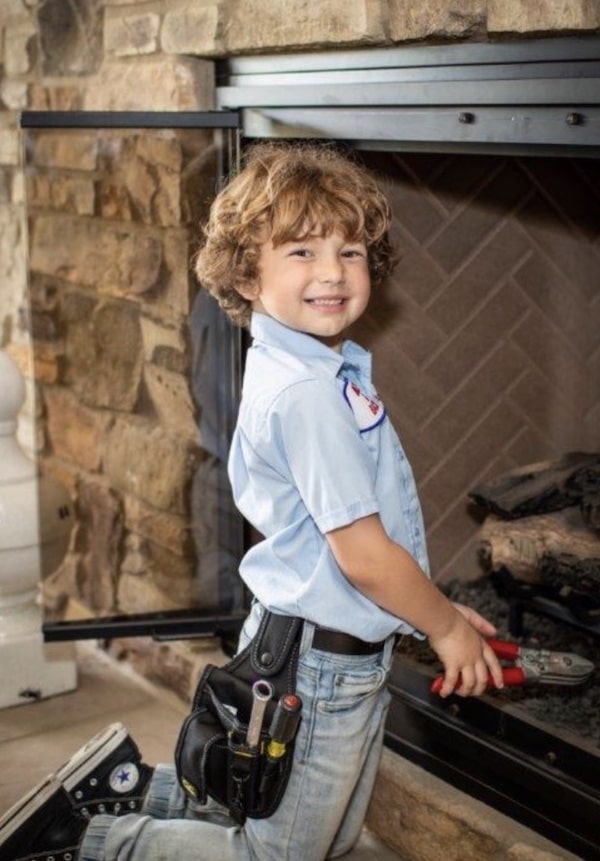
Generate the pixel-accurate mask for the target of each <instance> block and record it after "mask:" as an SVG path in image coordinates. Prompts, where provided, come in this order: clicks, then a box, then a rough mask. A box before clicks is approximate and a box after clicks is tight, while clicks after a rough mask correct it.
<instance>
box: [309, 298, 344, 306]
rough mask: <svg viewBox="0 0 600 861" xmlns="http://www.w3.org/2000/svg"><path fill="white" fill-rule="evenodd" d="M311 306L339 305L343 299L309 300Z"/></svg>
mask: <svg viewBox="0 0 600 861" xmlns="http://www.w3.org/2000/svg"><path fill="white" fill-rule="evenodd" d="M308 301H309V302H311V303H312V304H313V305H341V304H342V302H343V301H344V300H343V299H309V300H308Z"/></svg>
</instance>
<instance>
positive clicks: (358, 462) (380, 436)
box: [229, 314, 429, 642]
mask: <svg viewBox="0 0 600 861" xmlns="http://www.w3.org/2000/svg"><path fill="white" fill-rule="evenodd" d="M251 333H252V336H253V343H252V346H251V348H250V349H249V351H248V354H247V359H246V369H245V374H244V385H243V391H242V401H241V405H240V411H239V416H238V422H237V427H236V429H235V432H234V436H233V440H232V445H231V450H230V455H229V477H230V480H231V484H232V488H233V495H234V499H235V502H236V505H237V506H238V508H239V510H240V511H241V513H242V514H243V515H244V517H245V518H246V519H247V520H248V521H249V522H250V523H251V524H252V525H253V526H254V527H255V529H256V530H258V532H259V533H261V535H262V536H264V540H262V541H260V542H259V543H258V544H256V545H255V546H253V547H251V548H250V550H249V551H248V552H247V553H246V555H245V557H244V559H243V560H242V563H241V567H240V573H241V576H242V578H243V580H244V582H245V583H246V584H247V586H248V588H249V589H250V591H251V592H252V593H253V594H254V595H255V596H256V597H257V598H258V600H259V601H260V602H261V603H262V604H264V606H265V607H267V608H268V609H269V610H272V611H273V612H275V613H283V614H287V615H292V616H300V617H302V618H304V619H308V620H309V621H311V622H314V623H315V624H317V625H320V626H323V627H326V628H334V629H336V630H339V631H345V632H346V633H349V634H353V635H354V636H357V637H360V638H361V639H363V640H368V641H372V642H374V641H377V640H381V639H384V638H385V637H387V636H389V635H390V634H392V633H411V632H413V631H414V629H413V628H412V627H411V626H410V625H408V624H407V623H405V622H403V621H402V620H401V619H399V618H398V617H396V616H394V615H392V614H390V613H388V612H386V611H385V610H382V609H381V608H380V607H378V606H377V605H376V604H374V603H373V602H372V601H370V600H369V599H368V598H367V597H365V596H364V595H362V594H361V593H360V592H359V591H358V590H357V589H355V588H354V586H352V584H351V583H350V581H349V580H348V579H347V578H346V577H345V576H344V574H343V573H342V571H341V569H340V567H339V566H338V564H337V562H336V561H335V558H334V556H333V554H332V552H331V550H330V548H329V544H328V542H327V539H326V537H325V536H326V534H327V533H328V532H330V531H331V530H333V529H337V528H339V527H341V526H347V525H349V524H350V523H353V522H354V521H355V520H357V519H359V518H361V517H366V516H367V515H370V514H375V513H378V514H379V516H380V518H381V521H382V523H383V526H384V528H385V529H386V531H387V533H388V535H389V536H390V538H392V539H393V540H394V541H396V542H397V543H398V544H401V545H402V546H403V547H404V548H405V549H406V550H408V552H409V553H410V554H411V555H412V556H413V557H414V558H415V559H416V561H417V562H418V563H419V565H420V566H421V567H422V568H423V570H424V571H425V572H427V573H428V571H429V565H428V560H427V549H426V545H425V535H424V527H423V518H422V514H421V507H420V504H419V499H418V495H417V489H416V486H415V481H414V477H413V474H412V470H411V468H410V465H409V463H408V461H407V459H406V455H405V454H404V451H403V449H402V446H401V444H400V441H399V439H398V437H397V435H396V432H395V431H394V429H393V427H392V425H391V422H390V420H389V417H388V416H387V414H386V412H385V408H384V406H383V404H382V402H381V401H380V400H379V398H378V397H377V393H376V392H375V390H374V388H373V386H372V383H371V354H370V353H368V352H367V351H366V350H363V349H362V348H361V347H359V346H358V345H357V344H354V343H353V342H352V341H345V342H344V344H343V347H342V352H341V354H340V353H337V352H335V351H334V350H331V349H330V348H329V347H326V346H325V345H324V344H322V343H321V342H320V341H318V340H317V339H316V338H313V337H311V336H310V335H305V334H303V333H301V332H297V331H295V330H293V329H289V328H288V327H286V326H283V325H282V324H281V323H279V322H277V321H276V320H274V319H272V318H271V317H268V316H266V315H264V314H254V315H253V317H252V324H251Z"/></svg>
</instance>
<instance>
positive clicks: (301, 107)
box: [217, 37, 600, 156]
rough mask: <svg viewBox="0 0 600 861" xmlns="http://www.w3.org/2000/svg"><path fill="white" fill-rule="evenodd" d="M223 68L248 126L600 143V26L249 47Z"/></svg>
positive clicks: (373, 140) (428, 141)
mask: <svg viewBox="0 0 600 861" xmlns="http://www.w3.org/2000/svg"><path fill="white" fill-rule="evenodd" d="M221 80H222V84H223V85H222V86H219V87H217V102H218V105H219V106H220V107H221V108H223V109H225V108H227V109H231V110H241V111H242V117H243V123H242V125H243V128H244V134H245V135H246V136H247V137H314V138H329V139H338V140H346V141H351V142H352V143H354V144H355V145H357V146H360V145H361V142H363V145H364V143H365V142H368V143H369V144H371V145H373V146H377V147H378V148H387V149H394V148H403V149H407V148H409V147H412V148H415V149H422V148H430V149H431V148H434V147H437V148H453V147H454V148H459V149H462V150H464V151H473V150H477V149H484V148H486V147H493V146H496V147H499V148H500V149H504V151H506V150H510V149H511V148H512V149H513V150H514V149H515V148H518V147H522V148H523V149H526V148H530V147H538V148H540V150H539V151H540V152H543V151H544V148H550V149H552V148H562V151H561V154H566V153H567V151H568V148H573V149H575V150H578V151H579V152H580V154H585V155H594V156H597V155H599V154H600V149H599V148H600V39H599V38H596V37H591V38H583V39H555V40H552V39H546V40H536V41H532V42H521V43H516V44H515V43H513V44H491V43H485V44H462V45H452V46H439V47H433V46H428V47H396V48H389V49H387V48H378V49H362V50H359V51H331V52H326V53H319V54H296V55H290V54H286V55H281V56H278V55H272V56H268V57H242V58H234V59H231V60H229V61H228V62H227V63H226V65H225V67H224V72H223V70H222V71H221Z"/></svg>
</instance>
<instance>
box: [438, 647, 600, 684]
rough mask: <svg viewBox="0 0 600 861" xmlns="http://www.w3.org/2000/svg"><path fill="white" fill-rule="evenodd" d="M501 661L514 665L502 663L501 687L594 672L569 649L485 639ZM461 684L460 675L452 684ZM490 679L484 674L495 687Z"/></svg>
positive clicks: (570, 680) (573, 680) (579, 679)
mask: <svg viewBox="0 0 600 861" xmlns="http://www.w3.org/2000/svg"><path fill="white" fill-rule="evenodd" d="M487 643H488V645H489V646H491V648H492V649H493V651H494V652H495V654H496V655H497V656H498V658H500V660H501V661H511V662H512V663H513V664H514V666H512V667H504V668H503V670H502V680H503V682H504V685H505V687H507V688H515V687H521V686H522V685H525V684H530V683H532V682H535V683H537V684H543V685H580V684H583V683H584V682H586V681H587V680H588V679H589V677H590V676H591V674H592V673H593V672H594V664H593V663H592V662H591V661H588V660H587V659H586V658H582V657H580V656H579V655H575V654H573V653H572V652H552V651H550V650H549V649H534V648H525V647H523V646H520V645H519V644H518V643H511V642H509V641H508V640H494V639H492V640H488V641H487ZM443 683H444V677H443V676H438V677H437V678H436V679H434V680H433V683H432V685H431V691H432V693H434V694H438V693H439V692H440V689H441V687H442V684H443ZM460 685H461V680H460V676H459V678H458V681H457V683H456V687H457V688H459V687H460ZM495 687H496V685H495V684H494V680H493V678H492V676H491V675H488V688H495Z"/></svg>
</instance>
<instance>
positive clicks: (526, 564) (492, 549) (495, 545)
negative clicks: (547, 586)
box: [478, 506, 600, 591]
mask: <svg viewBox="0 0 600 861" xmlns="http://www.w3.org/2000/svg"><path fill="white" fill-rule="evenodd" d="M478 537H479V542H480V545H479V547H480V556H481V560H482V563H483V565H484V567H485V568H486V569H487V570H489V571H497V570H498V569H499V568H501V567H506V568H508V570H509V571H510V572H511V573H512V574H513V576H514V577H516V578H518V579H520V580H525V581H527V582H529V583H538V584H539V583H541V582H542V573H541V565H542V560H544V559H552V558H554V559H558V558H560V557H563V556H568V557H569V558H570V559H571V560H572V563H571V569H572V570H575V568H577V566H578V565H581V567H582V568H585V570H586V571H587V569H588V566H589V565H590V564H591V563H592V562H594V561H595V562H596V564H597V565H600V536H598V534H597V533H595V532H593V531H592V530H591V529H589V528H588V527H587V525H586V524H585V522H584V520H583V517H582V514H581V509H580V508H579V506H572V507H571V508H565V509H563V510H562V511H556V512H553V513H551V514H541V515H538V516H534V517H522V518H520V519H519V520H503V519H502V518H501V517H498V516H497V515H494V514H490V515H488V517H486V519H485V521H484V523H483V524H482V526H481V528H480V530H479V536H478ZM598 590H599V591H600V580H599V583H598Z"/></svg>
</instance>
